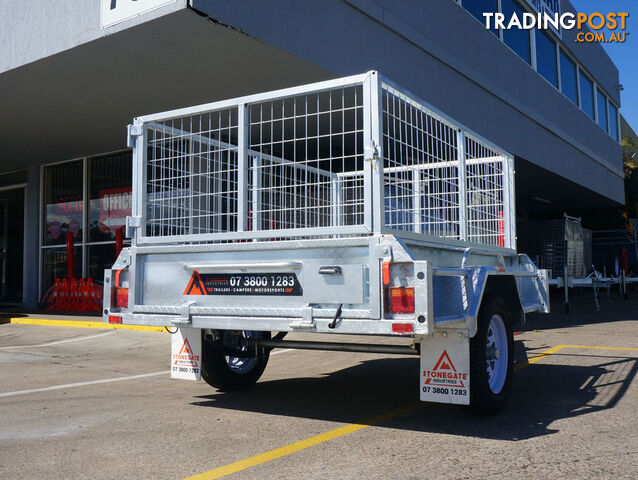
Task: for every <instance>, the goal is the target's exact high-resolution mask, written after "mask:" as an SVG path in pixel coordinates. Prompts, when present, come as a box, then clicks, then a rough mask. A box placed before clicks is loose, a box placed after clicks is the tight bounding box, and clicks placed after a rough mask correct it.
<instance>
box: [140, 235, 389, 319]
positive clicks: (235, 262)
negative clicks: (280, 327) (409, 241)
mask: <svg viewBox="0 0 638 480" xmlns="http://www.w3.org/2000/svg"><path fill="white" fill-rule="evenodd" d="M372 243H375V242H373V241H372V238H358V239H347V240H336V239H335V240H324V241H320V240H316V241H299V242H271V243H266V242H250V243H238V244H229V245H206V246H199V251H198V249H197V247H184V248H179V247H165V251H161V247H153V248H150V249H147V250H146V251H145V249H144V248H140V249H138V250H137V252H135V253H134V257H135V258H134V264H135V269H136V274H135V277H136V282H135V283H136V294H135V299H136V302H135V307H134V311H138V312H154V313H174V312H175V311H176V310H175V309H176V308H177V307H180V306H182V305H184V304H188V305H189V310H190V312H191V313H192V314H193V315H197V314H202V315H223V316H240V315H245V316H251V317H254V316H277V317H299V316H300V315H301V313H300V312H302V310H303V309H304V308H307V307H308V306H312V307H313V309H314V311H315V315H316V316H321V309H326V310H327V311H332V312H334V308H335V306H338V305H343V317H344V318H348V317H350V318H380V294H379V292H380V288H379V268H380V267H379V265H380V264H379V259H378V258H376V257H375V256H374V255H373V251H374V248H372V246H371V244H372Z"/></svg>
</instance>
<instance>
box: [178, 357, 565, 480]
mask: <svg viewBox="0 0 638 480" xmlns="http://www.w3.org/2000/svg"><path fill="white" fill-rule="evenodd" d="M562 348H565V346H564V345H558V346H556V347H553V348H550V349H549V350H545V351H544V352H543V353H541V354H539V355H537V356H535V357H532V358H530V359H529V360H527V361H526V362H525V363H522V364H519V365H517V366H516V369H515V370H520V369H522V368H525V367H526V366H528V365H530V364H532V363H536V362H538V361H539V360H541V359H542V358H545V357H546V356H548V355H551V354H552V353H556V352H558V351H559V350H560V349H562ZM423 405H424V404H422V403H417V404H413V405H409V406H407V407H403V408H399V409H397V410H393V411H391V412H388V413H384V414H382V415H379V416H376V417H373V418H370V419H368V420H364V421H363V422H361V423H353V424H350V425H346V426H345V427H340V428H337V429H335V430H330V431H328V432H325V433H321V434H319V435H315V436H314V437H310V438H307V439H305V440H301V441H299V442H295V443H291V444H290V445H287V446H285V447H280V448H276V449H274V450H270V451H268V452H264V453H260V454H258V455H255V456H253V457H249V458H246V459H244V460H239V461H237V462H234V463H230V464H228V465H224V466H222V467H217V468H214V469H213V470H209V471H207V472H203V473H198V474H196V475H193V476H191V477H187V478H185V479H183V480H214V479H217V478H221V477H225V476H226V475H230V474H232V473H237V472H240V471H242V470H246V469H247V468H251V467H255V466H257V465H261V464H262V463H266V462H270V461H271V460H275V459H277V458H281V457H285V456H286V455H290V454H291V453H295V452H299V451H300V450H305V449H306V448H310V447H314V446H315V445H319V444H320V443H323V442H327V441H328V440H332V439H334V438H338V437H342V436H344V435H348V434H349V433H354V432H357V431H359V430H363V429H364V428H367V427H371V426H373V425H377V424H379V423H383V422H385V421H388V420H390V419H393V418H396V417H399V416H401V415H405V414H408V413H411V412H414V411H416V410H418V409H419V408H422V407H423Z"/></svg>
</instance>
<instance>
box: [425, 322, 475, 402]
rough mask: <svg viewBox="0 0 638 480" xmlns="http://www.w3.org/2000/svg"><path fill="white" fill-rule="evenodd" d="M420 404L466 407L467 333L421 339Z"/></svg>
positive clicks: (440, 334)
mask: <svg viewBox="0 0 638 480" xmlns="http://www.w3.org/2000/svg"><path fill="white" fill-rule="evenodd" d="M419 388H420V390H421V393H420V396H421V401H423V402H438V403H454V404H457V405H469V404H470V338H469V335H468V332H467V331H461V332H460V333H459V331H449V332H435V333H434V335H432V336H430V335H426V336H424V337H423V338H422V339H421V378H420V380H419Z"/></svg>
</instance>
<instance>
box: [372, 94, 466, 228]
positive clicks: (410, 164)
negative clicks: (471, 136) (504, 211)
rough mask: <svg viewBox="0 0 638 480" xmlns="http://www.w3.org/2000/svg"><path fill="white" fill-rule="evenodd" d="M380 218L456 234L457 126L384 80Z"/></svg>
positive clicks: (396, 225) (391, 225) (400, 225)
mask: <svg viewBox="0 0 638 480" xmlns="http://www.w3.org/2000/svg"><path fill="white" fill-rule="evenodd" d="M382 103H383V105H382V107H383V117H382V118H383V125H382V128H383V152H384V194H385V224H386V227H388V228H392V229H394V230H403V231H409V232H416V233H425V234H429V235H437V236H441V237H448V238H457V239H458V238H459V235H460V230H459V183H458V177H459V176H458V161H457V160H458V151H457V145H456V143H457V136H456V128H455V127H453V126H452V125H449V124H448V123H446V122H445V121H443V120H441V119H439V118H438V117H436V116H434V115H432V114H430V112H428V111H427V110H426V109H425V108H423V107H422V106H420V105H418V104H417V103H416V102H414V101H412V100H411V99H409V98H408V97H406V96H405V95H403V94H401V93H399V92H398V91H396V90H394V89H393V88H391V87H388V86H384V88H383V93H382Z"/></svg>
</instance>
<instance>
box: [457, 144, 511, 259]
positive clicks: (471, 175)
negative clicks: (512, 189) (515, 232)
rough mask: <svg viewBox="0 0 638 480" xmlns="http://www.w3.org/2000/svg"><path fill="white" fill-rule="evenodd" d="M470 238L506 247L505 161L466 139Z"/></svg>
mask: <svg viewBox="0 0 638 480" xmlns="http://www.w3.org/2000/svg"><path fill="white" fill-rule="evenodd" d="M465 152H466V153H465V157H466V159H467V160H466V162H467V168H466V171H467V173H466V179H467V236H468V240H469V241H470V242H476V243H483V244H486V245H494V246H499V247H504V246H505V235H506V232H505V203H504V189H503V181H504V175H505V173H504V169H503V162H504V159H503V157H502V156H501V155H500V153H498V152H496V151H494V150H493V149H492V148H490V147H488V146H486V145H484V144H482V143H481V142H479V141H478V140H476V139H474V138H472V137H471V136H469V135H467V136H466V137H465Z"/></svg>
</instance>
